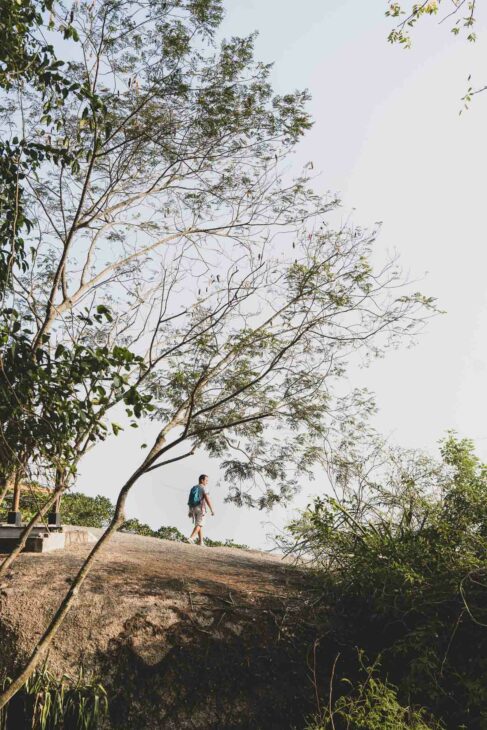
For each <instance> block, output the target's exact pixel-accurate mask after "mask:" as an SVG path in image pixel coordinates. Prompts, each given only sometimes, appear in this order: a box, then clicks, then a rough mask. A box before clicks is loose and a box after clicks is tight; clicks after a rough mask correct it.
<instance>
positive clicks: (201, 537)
mask: <svg viewBox="0 0 487 730" xmlns="http://www.w3.org/2000/svg"><path fill="white" fill-rule="evenodd" d="M198 545H203V530H202V529H201V527H200V528H199V531H198Z"/></svg>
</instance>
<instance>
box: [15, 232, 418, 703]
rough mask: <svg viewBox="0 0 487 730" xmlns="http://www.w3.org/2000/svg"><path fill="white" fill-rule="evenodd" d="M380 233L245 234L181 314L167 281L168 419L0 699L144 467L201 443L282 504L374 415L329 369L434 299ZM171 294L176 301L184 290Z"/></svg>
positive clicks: (161, 379)
mask: <svg viewBox="0 0 487 730" xmlns="http://www.w3.org/2000/svg"><path fill="white" fill-rule="evenodd" d="M372 241H373V237H370V236H367V235H365V234H364V233H362V232H360V231H358V230H354V229H352V230H348V229H344V230H341V231H339V232H333V231H329V230H327V229H326V227H323V229H322V230H321V231H316V232H315V233H314V234H306V235H305V236H303V237H301V238H300V239H298V240H295V241H293V242H292V245H291V246H288V247H287V252H286V251H283V250H282V245H283V244H282V242H281V241H276V243H275V245H274V248H272V246H271V245H270V244H269V245H268V246H267V247H266V251H265V256H264V252H263V251H258V250H256V249H255V248H249V249H248V251H247V252H246V254H245V255H244V254H243V252H242V253H241V254H240V256H239V259H238V263H232V261H228V262H226V261H225V260H224V259H221V258H219V260H218V261H215V262H214V267H213V268H212V271H213V272H214V276H215V282H214V284H215V286H214V288H213V291H212V292H211V293H210V292H209V293H208V294H206V292H205V295H204V297H201V295H198V293H197V292H195V300H194V303H193V304H192V305H191V306H189V307H187V308H184V309H183V314H180V316H177V315H176V314H175V313H174V311H173V310H172V308H171V306H170V304H171V301H170V300H169V299H166V297H167V293H166V292H162V294H161V296H162V297H163V299H162V301H163V305H162V306H161V307H160V309H159V314H158V316H157V318H156V321H155V322H152V323H151V327H150V331H151V333H152V334H151V336H150V338H149V339H150V353H151V360H150V364H151V374H150V377H148V378H147V380H146V381H145V384H144V386H143V387H146V388H148V389H149V392H150V395H151V396H152V398H153V401H154V405H155V410H154V412H153V413H154V417H155V418H157V419H159V420H161V422H162V424H161V429H160V431H159V434H158V435H157V437H156V439H155V441H154V443H153V444H152V447H151V448H150V449H149V451H148V453H147V456H146V457H145V458H144V459H143V460H142V461H141V463H140V465H139V466H138V468H137V469H136V470H135V471H134V472H133V473H132V474H131V475H130V477H129V478H128V480H127V481H126V483H125V484H124V485H123V487H122V488H121V490H120V493H119V496H118V499H117V503H116V506H115V512H114V515H113V518H112V520H111V522H110V525H109V526H108V528H107V530H106V531H105V533H104V534H103V536H102V537H101V538H100V540H99V541H98V543H97V544H96V546H95V547H94V548H93V550H92V552H91V553H90V555H89V556H88V558H87V559H86V561H85V562H84V564H83V566H82V567H81V569H80V570H79V572H78V574H77V576H76V578H75V579H74V581H73V583H72V585H71V587H70V589H69V591H68V593H67V595H66V597H65V598H64V600H63V601H62V603H61V605H60V607H59V609H58V611H57V612H56V614H55V616H54V617H53V620H52V622H51V624H50V626H49V627H48V628H47V629H46V632H45V633H44V635H43V636H42V637H41V639H40V641H39V643H38V644H37V646H36V648H35V649H34V651H33V654H32V657H31V659H30V661H29V662H28V663H27V665H26V667H25V668H24V670H23V671H22V672H21V673H20V674H19V676H18V677H17V678H16V680H14V682H12V684H11V685H10V687H9V688H8V689H7V690H6V691H5V692H4V693H3V694H2V695H1V698H0V703H4V702H6V701H8V699H9V698H10V697H11V696H12V695H13V694H14V693H15V691H16V690H17V689H18V687H20V686H21V685H22V684H23V682H25V679H26V677H27V676H29V673H30V672H31V671H32V670H33V668H34V667H35V665H36V663H37V662H38V661H39V659H40V657H41V656H42V655H43V654H44V653H45V651H46V650H47V648H48V646H49V644H50V642H51V641H52V639H53V637H54V636H55V634H56V631H57V630H58V628H59V626H60V625H61V623H62V621H63V620H64V617H65V615H66V613H67V612H68V611H69V609H70V607H71V606H72V604H73V602H74V600H75V598H76V595H77V593H78V591H79V589H80V586H81V585H82V583H83V581H84V580H85V578H86V576H87V574H88V572H89V570H90V568H91V566H92V564H93V561H94V559H95V557H96V556H97V554H98V553H99V552H100V550H102V548H103V546H104V544H105V543H106V542H107V540H109V539H110V536H111V535H112V534H113V533H114V532H115V531H116V530H118V529H120V527H122V525H123V524H124V522H125V512H124V510H125V502H126V499H127V496H128V494H129V493H130V491H131V489H132V487H133V486H134V485H135V484H136V483H137V481H138V480H139V478H140V477H141V476H142V475H143V474H146V473H148V472H149V471H151V470H153V469H158V468H161V467H163V466H164V465H166V464H168V463H173V462H176V461H179V460H181V459H185V458H188V457H189V456H191V455H192V454H193V453H194V452H195V450H196V449H197V448H204V449H206V451H207V452H208V453H209V454H212V455H216V456H219V457H220V458H222V459H223V465H224V468H225V473H226V477H227V478H228V479H229V480H230V481H231V492H230V495H229V497H230V498H231V499H233V500H234V501H236V502H238V503H240V504H241V503H246V504H250V505H257V506H259V507H261V508H263V507H268V506H272V505H273V504H274V503H276V502H277V501H279V500H280V499H288V498H289V497H290V496H291V495H292V494H293V493H294V491H295V490H296V489H297V487H298V483H299V479H300V478H301V476H302V475H303V474H305V473H308V474H311V473H312V469H313V467H314V465H315V464H317V463H319V460H320V458H321V455H322V448H323V440H328V441H329V442H330V441H331V440H332V439H333V434H334V432H336V433H338V434H340V433H341V431H342V430H343V429H345V430H346V429H349V428H350V425H351V424H354V423H355V424H356V425H358V424H359V423H360V422H361V419H363V418H364V417H365V416H366V414H367V413H368V411H369V410H370V408H371V407H372V406H373V404H372V403H371V401H370V398H369V397H368V396H367V394H364V393H361V392H352V393H346V394H345V395H335V393H334V388H333V383H334V382H335V381H336V380H340V379H341V378H342V377H343V375H344V373H345V372H346V363H347V360H348V359H349V358H350V357H351V356H352V355H353V353H354V352H357V351H362V356H363V357H365V356H366V355H367V354H372V355H377V354H379V353H380V352H381V351H382V350H383V348H384V347H386V346H387V345H391V344H393V343H394V342H397V341H398V339H400V338H402V337H404V336H405V335H411V334H413V333H414V331H416V330H417V327H418V325H419V324H420V316H421V315H420V313H422V312H424V307H427V308H428V307H431V306H432V302H431V300H428V299H425V298H424V297H422V296H421V295H419V294H412V295H410V296H407V295H405V294H400V295H398V292H397V291H396V288H397V284H398V276H399V274H398V272H397V270H396V269H395V268H394V267H391V266H386V267H385V268H384V269H383V270H382V271H374V269H373V268H372V266H371V264H370V248H371V245H372ZM176 270H177V271H178V268H177V263H176ZM172 307H174V308H175V309H177V310H179V311H180V304H179V302H178V300H177V299H176V300H175V301H174V300H172ZM160 312H163V314H162V315H161V314H160ZM418 317H419V319H418ZM182 449H185V450H184V451H182ZM259 482H260V484H259ZM258 486H261V489H260V494H257V495H255V494H254V492H255V488H256V487H258Z"/></svg>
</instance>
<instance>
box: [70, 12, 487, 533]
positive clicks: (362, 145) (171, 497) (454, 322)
mask: <svg viewBox="0 0 487 730" xmlns="http://www.w3.org/2000/svg"><path fill="white" fill-rule="evenodd" d="M384 6H385V2H381V0H375V2H373V3H369V2H364V0H348V1H346V0H301V1H300V2H299V3H296V2H291V0H259V1H257V0H227V2H226V7H227V15H226V19H225V22H224V27H223V33H222V34H223V35H225V36H227V37H228V36H231V35H246V34H248V33H251V32H252V31H254V30H258V32H259V37H258V40H257V43H256V48H257V53H256V55H257V57H258V58H260V59H261V60H263V61H265V62H271V61H272V62H274V64H275V65H274V71H273V83H274V86H275V89H276V91H277V92H286V91H289V90H293V89H295V88H308V89H309V90H310V92H311V94H312V97H313V99H312V102H311V104H310V111H311V113H312V115H313V118H314V120H315V124H314V127H313V129H312V131H311V132H310V133H309V134H308V135H307V137H306V139H305V140H304V141H303V142H302V143H301V145H300V147H299V150H298V152H297V154H296V155H295V158H294V159H295V162H296V170H298V169H299V168H300V166H301V165H302V164H304V163H305V162H306V161H308V160H313V162H314V169H315V170H318V171H319V172H320V175H319V177H318V179H317V181H316V184H317V187H318V188H319V189H322V190H323V191H325V190H333V191H338V192H339V193H340V196H341V199H342V201H343V208H342V214H343V218H344V219H345V218H346V217H348V216H349V215H352V217H353V220H354V222H355V223H357V224H360V225H362V226H372V225H373V224H374V222H375V221H382V222H383V226H382V230H381V234H380V238H379V241H378V244H377V245H378V251H379V255H381V254H384V255H385V253H386V252H394V251H397V252H398V253H399V255H400V260H401V262H402V265H403V268H404V269H405V270H406V272H408V273H409V275H410V277H411V278H414V279H419V280H420V281H419V283H418V287H417V288H418V289H420V290H421V291H423V292H424V293H426V294H428V295H432V296H435V297H437V298H438V302H439V305H440V307H441V308H442V309H444V310H446V314H445V315H443V316H441V317H437V318H436V319H434V320H433V321H431V322H430V323H429V325H428V326H427V328H426V330H425V332H424V334H423V335H422V336H421V339H420V340H419V342H418V343H417V344H416V346H415V347H414V348H411V349H404V348H403V349H401V350H399V351H396V352H391V353H389V354H388V355H387V356H386V357H385V359H383V360H380V361H378V362H376V363H374V364H373V365H372V366H371V367H370V368H369V369H368V370H358V371H354V373H353V383H352V384H353V385H354V386H355V385H357V386H367V387H369V388H370V389H371V390H373V391H374V392H375V394H376V399H377V404H378V406H379V413H378V415H377V417H376V418H375V422H374V424H375V426H376V427H377V429H378V430H379V431H380V432H381V433H383V434H384V435H385V436H387V437H388V438H389V439H390V440H391V442H393V443H397V444H400V445H403V446H406V447H414V448H422V449H425V450H427V451H430V452H431V453H435V450H436V445H437V442H438V441H439V439H440V438H441V437H442V436H443V435H444V434H445V432H446V431H447V430H448V429H455V430H456V431H457V432H458V433H459V434H460V435H462V436H469V437H472V438H473V439H474V440H475V441H476V443H477V447H478V452H479V454H480V455H481V456H482V457H483V458H485V459H487V429H486V428H485V415H486V413H487V394H486V388H485V381H486V376H487V347H486V346H485V339H486V334H487V293H486V287H485V283H484V282H485V278H486V274H487V266H486V265H487V248H486V245H485V238H486V235H485V229H486V224H485V217H486V211H487V206H486V201H485V177H486V174H487V173H486V171H487V138H486V132H485V129H486V119H487V92H486V93H485V94H483V95H479V96H478V97H477V98H476V100H475V103H474V104H473V105H472V108H471V109H470V110H469V111H468V112H467V113H464V114H462V115H461V116H460V115H459V114H458V112H459V110H460V109H461V102H460V98H461V96H462V95H463V93H464V92H465V90H466V87H467V76H468V74H469V73H471V74H472V77H473V81H474V83H478V85H479V86H480V85H481V84H482V82H484V83H485V82H486V81H487V78H486V77H487V70H486V69H485V63H484V59H485V51H486V48H487V33H486V30H487V24H486V23H485V22H484V21H485V19H482V18H481V19H480V21H481V23H480V25H479V27H478V28H477V35H478V42H477V44H475V45H472V44H468V43H467V42H466V41H464V40H462V39H461V38H454V37H453V35H452V34H451V33H450V32H449V30H448V27H447V26H446V25H443V26H438V24H437V19H427V20H426V21H425V23H424V24H423V27H422V28H420V27H418V31H419V32H418V33H417V34H415V42H414V46H413V48H412V50H410V51H404V50H403V49H401V48H399V47H394V46H390V45H389V44H388V43H387V40H386V39H387V34H388V30H389V27H390V26H389V23H388V20H387V19H386V18H385V17H384ZM372 8H373V9H372ZM484 71H485V75H484ZM156 428H157V426H154V425H153V424H149V425H147V426H146V427H144V428H143V429H140V430H139V432H134V431H132V430H131V429H130V431H131V432H130V433H128V434H124V435H121V436H119V437H118V438H117V439H112V440H111V442H110V443H109V444H108V445H104V446H102V448H101V449H100V451H98V452H97V451H96V450H95V451H93V453H92V454H90V455H89V456H88V457H86V459H85V461H84V462H83V463H82V465H81V474H80V477H79V479H78V483H77V485H78V488H79V489H81V490H83V491H85V492H87V493H89V494H97V493H101V494H105V495H106V496H109V497H111V498H115V496H116V494H117V493H118V490H119V488H120V486H121V485H122V484H123V482H124V480H125V478H126V477H127V476H128V474H129V470H130V469H131V467H132V466H135V465H136V464H137V463H138V461H139V459H140V455H141V451H140V444H141V443H142V442H144V441H147V440H148V439H149V438H150V435H151V433H155V430H156ZM102 452H103V456H102ZM183 464H184V466H177V467H174V468H172V469H171V468H167V469H165V470H160V471H155V472H152V473H151V474H149V475H147V476H146V477H145V478H144V480H142V481H141V482H140V483H139V484H138V485H137V486H136V487H135V488H134V490H133V492H132V495H131V496H130V498H129V501H128V509H127V512H128V515H129V516H131V517H138V518H139V519H140V520H142V521H143V522H148V523H149V524H151V526H153V527H155V528H157V527H159V526H160V525H161V524H162V525H176V526H177V527H179V528H180V529H182V530H183V531H184V532H187V531H188V528H189V524H188V522H189V521H188V519H187V517H186V508H185V504H186V499H187V492H188V490H189V487H190V486H191V484H192V483H193V482H194V477H195V476H197V475H198V474H199V473H200V472H208V474H209V475H210V479H211V483H212V485H213V489H212V490H211V493H212V497H213V499H214V502H215V509H216V512H217V515H216V517H215V518H212V519H211V521H210V520H209V522H208V534H209V535H210V536H211V537H214V538H219V539H221V538H226V537H229V538H233V539H235V540H237V541H240V542H245V543H247V544H249V545H252V546H254V547H265V546H266V545H267V546H269V543H266V535H267V534H268V533H269V534H272V533H273V532H275V531H276V529H277V528H280V527H282V526H283V525H284V524H285V523H286V521H287V520H288V519H289V517H290V516H291V515H292V514H293V513H294V511H295V510H296V509H297V508H298V507H302V506H304V505H306V503H307V501H308V500H309V496H310V494H311V493H313V492H319V491H320V489H323V488H325V482H324V478H323V479H322V478H321V476H320V475H318V479H317V480H316V481H315V482H314V483H313V485H312V486H311V485H309V484H305V485H304V488H303V492H302V494H301V496H300V497H299V498H298V499H297V500H296V502H295V503H293V504H291V505H288V506H287V507H285V508H280V509H278V510H276V511H274V512H272V513H271V514H265V513H258V512H254V511H251V512H249V511H244V510H239V509H237V508H236V507H234V506H232V505H224V504H223V497H224V495H225V487H224V485H223V484H221V485H218V484H217V482H218V479H219V473H218V465H217V464H216V463H213V462H209V461H208V460H207V459H206V457H205V456H204V455H197V456H194V457H192V461H190V462H188V461H187V462H183Z"/></svg>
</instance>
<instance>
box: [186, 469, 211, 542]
mask: <svg viewBox="0 0 487 730" xmlns="http://www.w3.org/2000/svg"><path fill="white" fill-rule="evenodd" d="M207 484H208V475H207V474H201V475H200V478H199V480H198V484H197V485H195V486H194V487H191V491H190V493H189V499H188V507H189V517H191V519H192V520H193V522H194V529H193V532H192V533H191V535H190V537H189V539H188V542H190V543H193V544H194V543H195V542H196V541H197V542H198V545H203V523H204V520H205V514H206V507H207V506H208V508H209V510H210V512H211V514H212V515H214V514H215V513H214V512H213V507H212V505H211V502H210V497H209V495H208V492H207V491H206V486H207Z"/></svg>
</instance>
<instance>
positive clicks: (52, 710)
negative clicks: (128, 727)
mask: <svg viewBox="0 0 487 730" xmlns="http://www.w3.org/2000/svg"><path fill="white" fill-rule="evenodd" d="M9 682H10V680H9V679H8V678H6V679H4V681H3V688H5V687H6V686H7V685H8V684H9ZM107 713H108V698H107V694H106V691H105V689H104V687H103V685H102V684H101V683H100V682H99V681H97V680H96V679H95V678H94V677H93V676H91V675H89V674H85V672H84V671H83V669H80V671H79V673H78V676H77V678H76V679H73V678H72V677H70V676H69V675H67V674H64V675H63V676H62V677H61V678H58V677H57V676H56V675H55V674H53V673H52V672H50V671H49V670H48V669H47V666H46V664H44V665H43V666H42V667H41V668H40V669H39V670H38V671H36V672H35V673H34V674H33V675H32V676H31V677H30V678H29V679H28V681H27V682H26V684H25V685H24V687H23V689H22V691H21V692H19V693H18V694H17V695H16V696H15V697H14V698H13V699H12V700H11V701H10V703H9V704H8V705H7V706H6V707H5V708H3V709H2V710H0V730H16V729H17V728H25V729H26V730H27V728H31V730H95V729H96V728H98V727H99V726H100V722H101V721H102V720H103V719H104V718H105V717H106V716H107Z"/></svg>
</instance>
